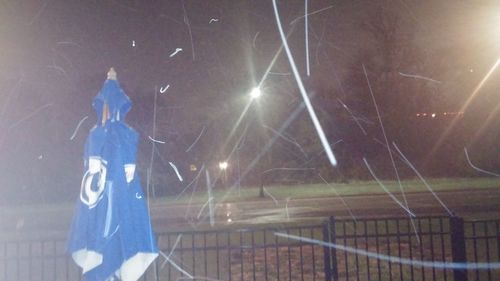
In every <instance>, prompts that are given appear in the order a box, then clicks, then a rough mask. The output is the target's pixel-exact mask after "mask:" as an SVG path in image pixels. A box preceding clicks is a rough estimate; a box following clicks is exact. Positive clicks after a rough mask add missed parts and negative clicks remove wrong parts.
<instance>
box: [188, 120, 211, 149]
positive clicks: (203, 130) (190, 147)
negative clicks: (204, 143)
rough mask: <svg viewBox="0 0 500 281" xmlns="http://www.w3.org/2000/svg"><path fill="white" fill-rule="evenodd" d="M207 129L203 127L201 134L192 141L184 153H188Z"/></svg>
mask: <svg viewBox="0 0 500 281" xmlns="http://www.w3.org/2000/svg"><path fill="white" fill-rule="evenodd" d="M206 128H207V126H203V129H201V132H200V134H199V135H198V137H197V138H196V139H195V140H194V142H193V143H192V144H191V145H190V146H189V147H188V149H186V152H189V151H190V150H191V149H192V148H193V147H194V145H195V144H196V143H197V142H198V140H199V139H200V138H201V135H203V132H205V129H206Z"/></svg>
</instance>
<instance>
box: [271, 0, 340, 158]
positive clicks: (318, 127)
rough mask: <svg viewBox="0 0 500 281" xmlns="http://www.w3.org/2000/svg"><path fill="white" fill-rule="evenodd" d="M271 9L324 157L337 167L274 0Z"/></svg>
mask: <svg viewBox="0 0 500 281" xmlns="http://www.w3.org/2000/svg"><path fill="white" fill-rule="evenodd" d="M273 7H274V14H275V16H276V24H277V26H278V30H279V32H280V35H281V41H282V42H283V47H284V48H285V52H286V54H287V56H288V60H289V62H290V66H291V68H292V71H293V74H294V76H295V80H296V81H297V85H298V87H299V90H300V93H301V94H302V98H303V100H304V104H305V105H306V108H307V111H308V112H309V115H310V117H311V119H312V122H313V124H314V128H315V129H316V132H317V134H318V136H319V139H320V140H321V144H322V145H323V147H324V148H325V152H326V155H327V157H328V160H329V161H330V164H331V165H332V166H337V159H335V155H334V154H333V151H332V149H331V147H330V144H329V143H328V140H327V138H326V135H325V133H324V131H323V128H322V127H321V124H320V123H319V120H318V117H317V116H316V113H315V111H314V108H313V107H312V104H311V102H310V100H309V97H308V96H307V93H306V89H305V88H304V85H303V84H302V80H301V78H300V75H299V72H298V70H297V67H296V65H295V61H294V59H293V56H292V53H291V51H290V48H289V47H288V42H287V40H286V37H285V33H284V31H283V27H282V26H281V21H280V17H279V13H278V6H277V4H276V0H273Z"/></svg>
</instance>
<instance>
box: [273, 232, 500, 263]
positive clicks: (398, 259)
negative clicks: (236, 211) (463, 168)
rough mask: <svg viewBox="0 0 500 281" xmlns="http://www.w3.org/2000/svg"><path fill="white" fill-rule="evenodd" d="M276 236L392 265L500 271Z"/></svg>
mask: <svg viewBox="0 0 500 281" xmlns="http://www.w3.org/2000/svg"><path fill="white" fill-rule="evenodd" d="M274 235H276V236H278V237H283V238H289V239H293V240H297V241H302V242H307V243H312V244H317V245H321V246H326V247H329V248H335V249H337V250H342V251H346V252H348V253H353V254H359V255H363V256H367V257H371V258H375V259H379V260H384V261H388V262H391V263H400V264H405V265H412V266H420V267H432V268H446V269H500V262H490V263H487V262H474V263H472V262H464V263H462V262H438V261H422V260H414V259H407V258H401V257H396V256H389V255H384V254H379V253H375V252H369V251H366V250H362V249H357V248H353V247H349V246H343V245H340V244H335V243H328V242H325V241H321V240H316V239H311V238H306V237H301V236H296V235H291V234H286V233H280V232H275V233H274Z"/></svg>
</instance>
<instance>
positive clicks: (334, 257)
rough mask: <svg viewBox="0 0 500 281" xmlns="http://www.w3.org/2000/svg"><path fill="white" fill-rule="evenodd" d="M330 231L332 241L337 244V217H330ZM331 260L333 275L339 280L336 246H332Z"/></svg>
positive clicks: (335, 279)
mask: <svg viewBox="0 0 500 281" xmlns="http://www.w3.org/2000/svg"><path fill="white" fill-rule="evenodd" d="M329 233H330V236H329V237H330V243H332V244H334V245H337V232H336V228H335V218H334V217H330V228H329ZM330 260H331V265H332V266H331V268H332V277H333V281H338V280H339V271H338V265H337V249H336V248H333V247H332V248H330Z"/></svg>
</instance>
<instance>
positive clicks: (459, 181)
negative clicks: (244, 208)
mask: <svg viewBox="0 0 500 281" xmlns="http://www.w3.org/2000/svg"><path fill="white" fill-rule="evenodd" d="M382 183H383V184H384V186H385V187H386V188H387V189H388V190H389V191H390V192H394V193H400V192H401V191H400V187H399V184H398V182H397V181H383V182H382ZM427 183H428V184H429V185H430V187H431V188H432V189H433V190H434V191H453V190H463V189H483V188H500V178H440V179H429V180H427ZM401 185H402V186H403V189H404V191H405V192H429V190H428V189H427V187H426V186H425V185H424V184H423V183H422V181H420V180H416V179H415V180H404V181H401ZM264 188H265V191H266V193H267V194H266V195H267V196H269V194H271V195H272V196H273V197H274V198H275V199H277V200H280V199H282V200H283V199H286V198H288V197H293V198H295V199H297V198H315V197H334V196H336V192H337V193H338V194H340V195H342V196H349V195H363V194H379V193H384V192H385V191H384V190H383V189H382V188H381V187H380V185H379V184H378V183H377V182H375V181H353V182H350V183H347V184H341V183H331V184H304V185H287V186H284V185H282V186H265V187H264ZM258 195H259V187H242V188H241V189H238V188H237V187H234V186H233V187H230V188H226V189H223V188H216V189H215V190H214V192H213V196H214V197H215V200H216V202H240V201H248V200H258V199H259V197H258ZM191 196H192V198H191ZM190 200H191V202H192V203H204V202H206V200H207V192H206V191H205V188H200V187H198V192H196V193H194V194H191V190H187V191H186V192H185V193H184V194H183V195H182V196H181V197H180V198H179V199H176V198H175V197H166V198H158V199H155V200H153V204H157V203H160V204H161V203H169V204H183V203H188V202H189V201H190Z"/></svg>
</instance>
